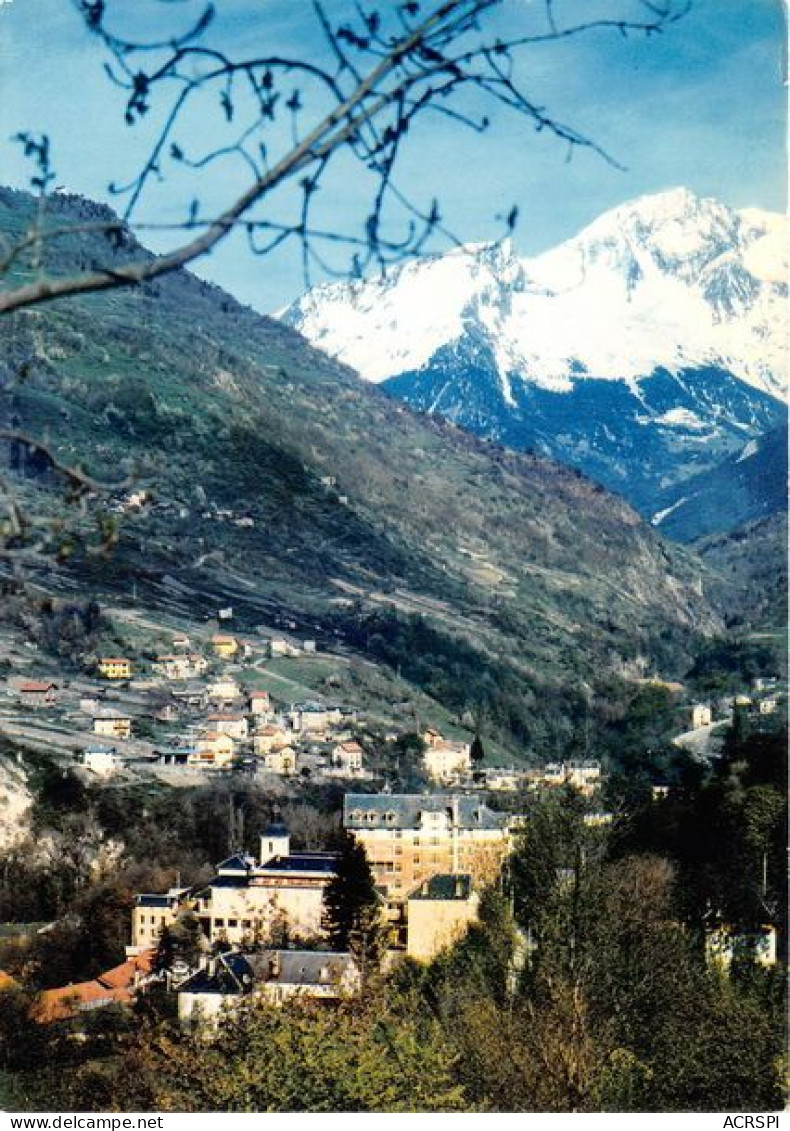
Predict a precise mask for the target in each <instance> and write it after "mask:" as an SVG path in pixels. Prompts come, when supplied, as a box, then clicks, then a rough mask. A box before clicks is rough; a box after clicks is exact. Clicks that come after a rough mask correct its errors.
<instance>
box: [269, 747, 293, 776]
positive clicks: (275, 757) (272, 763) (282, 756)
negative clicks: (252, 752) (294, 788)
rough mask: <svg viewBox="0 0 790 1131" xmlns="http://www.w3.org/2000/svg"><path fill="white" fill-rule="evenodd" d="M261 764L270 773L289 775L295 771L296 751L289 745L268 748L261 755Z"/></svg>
mask: <svg viewBox="0 0 790 1131" xmlns="http://www.w3.org/2000/svg"><path fill="white" fill-rule="evenodd" d="M263 766H264V769H266V770H268V771H269V773H270V774H280V775H281V776H282V777H290V776H291V775H292V774H295V773H296V753H295V751H294V750H293V749H292V748H291V747H290V746H283V747H282V748H278V749H276V750H270V751H269V753H268V754H264V755H263Z"/></svg>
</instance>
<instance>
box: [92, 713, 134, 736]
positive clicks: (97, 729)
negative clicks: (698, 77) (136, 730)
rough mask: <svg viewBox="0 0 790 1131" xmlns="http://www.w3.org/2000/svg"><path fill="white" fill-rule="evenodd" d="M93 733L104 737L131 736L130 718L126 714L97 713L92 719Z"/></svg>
mask: <svg viewBox="0 0 790 1131" xmlns="http://www.w3.org/2000/svg"><path fill="white" fill-rule="evenodd" d="M93 733H94V734H102V735H104V736H105V737H106V738H121V739H126V738H131V736H132V720H131V719H130V718H129V716H128V715H99V716H97V718H95V719H94V720H93Z"/></svg>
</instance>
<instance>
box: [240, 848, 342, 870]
mask: <svg viewBox="0 0 790 1131" xmlns="http://www.w3.org/2000/svg"><path fill="white" fill-rule="evenodd" d="M336 863H337V856H336V855H335V854H334V853H333V852H297V853H294V854H292V855H291V856H274V857H272V859H271V860H267V861H266V863H265V864H263V865H261V867H259V868H256V869H255V871H256V873H258V874H260V873H261V872H334V870H335V864H336Z"/></svg>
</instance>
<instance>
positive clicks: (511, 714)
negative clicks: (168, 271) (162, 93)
mask: <svg viewBox="0 0 790 1131" xmlns="http://www.w3.org/2000/svg"><path fill="white" fill-rule="evenodd" d="M33 207H34V206H33V203H32V201H31V199H30V198H29V197H27V196H25V195H24V194H20V193H11V192H6V191H3V190H0V231H3V232H14V231H16V232H19V231H21V230H23V229H24V227H25V224H26V223H28V222H29V218H30V215H31V212H32V208H33ZM51 209H52V222H53V223H57V224H69V223H72V222H75V223H81V224H82V225H83V227H84V226H85V220H86V219H87V220H91V219H95V218H97V217H99V218H101V216H103V215H104V213H102V212H97V213H95V214H94V212H93V211H91V206H90V205H89V204H87V203H86V202H84V201H80V200H76V199H72V198H68V197H56V198H55V199H54V200H53V202H52V206H51ZM114 242H115V244H119V243H120V244H121V246H115V247H113V246H111V245H110V244H109V243H108V241H107V240H106V239H104V238H103V237H102V236H101V235H100V234H98V233H95V232H84V231H83V232H81V233H77V234H75V235H74V236H73V237H67V238H64V239H61V240H59V241H58V242H57V244H54V245H53V251H52V259H51V260H50V261H49V263H48V266H49V269H50V270H51V271H53V272H58V271H61V272H62V271H64V270H71V269H73V268H74V267H75V266H79V265H80V264H85V263H91V262H94V261H99V262H106V261H107V256H108V254H109V255H111V256H117V260H118V262H123V261H124V259H125V258H128V257H129V256H130V255H139V254H140V249H139V248H136V247H135V246H134V244H133V241H132V239H131V237H130V238H129V240H128V241H118V240H116V241H114ZM111 261H112V260H111ZM23 269H24V265H22V266H21V267H20V270H23ZM0 343H1V344H2V357H3V359H4V360H3V366H2V370H1V371H0V376H1V377H2V381H1V382H0V416H2V417H3V418H4V419H6V420H8V421H13V422H14V425H15V426H16V427H18V428H19V429H21V430H24V431H27V432H29V433H32V434H34V435H43V436H48V437H49V438H50V442H51V443H53V445H54V446H55V448H56V450H57V453H58V456H59V458H60V459H62V460H63V461H64V462H69V463H72V464H77V463H79V464H82V465H83V466H84V467H86V468H87V469H88V470H89V471H91V472H92V473H93V474H94V475H97V476H100V477H102V478H104V479H106V480H113V479H116V478H117V477H118V475H119V469H123V470H129V471H131V473H132V474H133V475H135V476H137V477H138V482H139V483H140V484H141V485H142V486H145V487H146V489H147V490H148V491H150V492H151V494H152V499H153V501H152V503H151V504H150V505H146V506H145V507H143V508H142V509H141V510H139V511H135V510H130V509H129V508H128V507H126V506H125V504H124V498H123V493H121V494H120V496H114V495H111V496H110V497H109V499H108V498H106V497H97V498H96V499H95V500H92V501H91V502H90V504H89V508H88V511H87V512H86V513H85V514H84V515H83V514H82V513H81V512H79V511H77V512H76V518H75V517H74V516H72V514H71V512H70V511H69V510H68V504H67V503H64V502H63V501H62V484H60V486H59V484H58V481H57V477H56V476H53V475H52V474H51V473H50V474H47V475H45V474H43V473H42V470H41V469H40V468H38V467H36V466H35V464H34V462H33V461H30V460H29V459H27V458H25V453H24V451H20V450H18V449H19V445H17V446H16V447H15V446H14V445H13V444H6V445H4V446H3V447H2V448H0V457H2V460H3V463H4V465H5V470H4V477H6V478H7V479H8V480H9V482H12V483H13V484H14V490H15V492H16V494H17V496H18V498H19V500H20V504H21V505H22V506H23V508H25V509H26V510H30V511H33V510H34V509H35V508H37V507H40V506H46V508H48V509H49V511H50V512H51V511H52V509H53V508H58V507H60V508H64V509H63V514H64V517H65V519H66V520H68V521H69V522H72V521H78V522H81V523H83V524H84V525H85V526H86V527H89V526H90V525H91V524H95V520H96V517H97V516H98V515H99V514H100V513H101V512H103V511H105V510H106V509H107V508H108V506H110V509H111V511H112V515H113V520H114V521H115V520H116V519H117V522H118V523H119V540H118V543H117V545H116V546H115V548H114V549H113V551H112V553H110V554H106V555H102V556H101V557H99V558H92V559H90V558H89V559H86V560H84V561H81V560H77V557H78V555H76V553H73V554H72V557H71V558H70V559H69V562H70V563H71V564H70V565H69V569H70V570H71V574H70V577H71V579H72V580H71V584H73V585H76V586H77V588H78V591H79V592H80V593H81V594H83V595H90V594H95V595H96V596H97V597H98V598H99V600H102V599H104V597H105V596H108V597H109V598H111V599H119V600H122V601H127V602H128V601H130V600H132V594H134V599H135V600H136V601H137V603H138V604H143V605H144V606H146V607H148V608H149V609H150V610H152V612H153V611H154V610H156V608H157V607H162V608H168V609H176V608H177V607H179V606H188V607H189V608H190V609H191V610H192V611H193V612H196V613H199V614H201V615H214V614H215V612H216V609H217V608H218V607H222V606H223V605H225V604H231V605H233V607H234V610H235V613H236V618H237V624H238V627H239V628H240V629H242V630H243V629H244V627H245V626H254V625H257V624H260V623H261V622H267V621H269V622H270V621H271V617H272V616H274V615H277V616H280V617H286V618H287V619H288V620H289V621H290V622H293V623H295V624H297V625H299V626H300V627H301V628H303V630H304V631H305V632H306V633H308V632H309V635H311V636H314V637H316V638H317V639H319V640H320V641H321V642H322V644H325V645H326V646H327V647H336V646H339V647H347V648H350V649H353V650H354V652H355V653H357V654H362V655H363V656H366V657H368V658H370V659H372V660H374V661H375V662H376V663H379V664H383V665H386V666H387V667H388V668H390V669H391V670H392V671H393V672H396V671H397V672H400V673H401V675H402V677H403V679H405V680H409V681H411V682H412V683H413V684H414V685H415V686H417V687H419V688H420V689H422V691H424V692H427V693H428V694H430V695H432V696H433V697H435V698H437V699H439V700H440V701H441V702H443V703H444V704H446V705H447V706H448V708H449V709H452V710H455V711H458V712H463V711H464V710H473V709H477V707H479V706H480V705H481V704H482V705H483V707H484V708H485V709H486V710H487V711H488V713H489V715H490V717H492V718H495V719H496V720H497V725H498V726H499V727H500V730H501V732H502V734H503V735H505V736H509V740H511V741H513V742H516V743H517V744H518V749H521V750H524V749H528V748H529V747H530V746H531V745H533V744H534V743H537V742H538V740H539V738H540V736H541V735H543V736H544V738H545V737H546V736H547V735H549V734H552V733H555V732H556V730H557V729H558V728H559V729H560V730H561V729H562V727H564V726H566V725H567V719H568V718H569V717H570V715H571V713H572V702H574V701H575V700H574V697H578V695H579V694H581V692H580V691H579V688H580V687H581V686H582V685H583V684H584V682H585V681H588V683H589V684H591V685H594V684H595V683H596V682H597V681H598V680H599V679H600V680H606V679H609V678H610V677H611V676H612V674H613V673H615V674H617V673H621V672H622V671H623V670H625V668H627V667H629V666H633V665H637V666H641V667H640V670H644V668H645V666H648V667H651V666H652V667H653V668H654V669H655V670H661V671H662V672H666V673H668V674H670V673H675V674H678V673H682V671H683V670H684V669H683V665H684V662H687V659H688V656H689V655H690V653H691V652H692V650H693V647H694V641H695V639H698V637H699V634H705V633H711V632H714V633H715V632H717V631H719V630H720V628H721V624H722V622H721V619H720V616H719V614H718V613H717V611H716V609H715V608H713V606H712V605H711V603H710V602H709V600H708V597H707V591H706V587H707V585H708V583H709V581H710V575H709V574H708V572H707V571H706V570H705V569H704V567H701V566H700V564H699V563H698V561H697V560H696V559H694V558H693V557H692V556H691V555H689V554H688V553H686V552H685V551H684V550H682V549H681V548H676V547H673V546H671V545H668V544H667V543H666V542H664V541H663V540H662V539H661V537H660V536H659V535H658V534H657V533H656V532H655V531H654V530H653V529H652V528H651V527H650V525H649V523H645V522H644V521H642V520H641V519H640V518H639V517H638V515H637V514H636V513H635V512H634V511H633V510H632V509H631V507H629V506H628V505H627V504H626V503H625V502H623V501H622V500H621V499H618V498H616V497H614V496H612V495H610V494H608V493H607V492H606V491H605V490H604V489H602V488H601V487H599V486H597V485H595V484H593V483H592V482H591V481H590V480H588V479H586V478H584V477H583V476H582V475H580V474H579V473H578V472H575V471H573V470H571V469H568V468H566V467H563V466H561V465H560V464H558V463H556V462H552V461H551V460H548V459H546V458H543V457H540V456H536V455H530V454H519V453H514V452H510V451H505V450H503V449H502V448H501V447H498V446H497V445H495V444H492V443H490V442H489V441H484V440H481V439H478V438H476V437H474V436H472V435H470V434H469V433H467V432H465V431H462V430H459V429H457V428H455V427H454V426H453V425H452V424H450V423H448V422H447V421H442V420H439V419H436V418H430V417H425V416H422V415H419V414H416V413H414V412H413V411H411V410H410V409H409V408H408V407H406V406H404V405H402V404H400V403H398V402H397V401H395V400H394V399H393V398H391V397H389V396H385V395H384V394H383V393H382V392H381V390H379V389H377V388H374V387H371V386H370V385H369V384H367V383H365V382H363V381H361V380H360V379H359V378H358V376H357V375H356V374H355V373H353V372H352V371H351V370H350V369H348V368H347V367H345V366H343V365H341V364H339V363H337V362H336V361H334V360H331V359H330V358H328V357H327V356H326V355H325V354H323V353H321V352H319V351H317V350H314V349H312V348H311V347H310V345H309V344H308V343H307V342H306V341H305V340H304V339H303V338H302V337H300V336H299V335H298V334H297V333H295V332H294V331H293V330H292V329H290V328H289V327H287V326H285V325H283V324H282V322H277V321H274V320H272V319H269V318H264V317H261V316H259V315H257V314H255V313H253V312H252V311H251V310H249V309H245V308H244V307H242V306H240V305H239V304H238V303H237V302H235V301H234V300H233V299H232V298H231V297H230V296H229V295H228V294H226V293H224V292H222V291H221V290H219V289H218V288H216V287H212V286H209V285H208V284H206V283H204V282H201V281H200V280H198V279H196V278H195V277H193V276H191V275H190V274H189V273H188V272H184V271H179V272H176V273H174V274H173V275H170V276H167V277H163V278H162V279H159V280H157V281H156V283H151V284H147V285H145V286H143V287H140V288H134V289H132V288H127V289H121V290H117V291H109V292H106V293H104V294H97V295H93V296H85V297H83V298H80V299H72V300H68V301H61V302H58V303H53V304H50V305H45V306H41V307H38V308H36V309H32V310H29V311H21V312H19V313H18V314H16V315H14V316H13V317H11V318H8V319H2V320H0ZM113 508H114V509H113ZM59 513H60V512H59ZM1 569H2V566H1V564H0V571H1ZM37 579H38V581H39V583H40V584H41V585H46V584H48V583H49V579H48V573H47V570H46V569H44V570H43V571H41V570H40V571H38V574H37Z"/></svg>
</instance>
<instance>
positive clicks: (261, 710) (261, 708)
mask: <svg viewBox="0 0 790 1131" xmlns="http://www.w3.org/2000/svg"><path fill="white" fill-rule="evenodd" d="M249 700H250V714H251V715H267V714H268V713H269V711H270V710H271V700H270V699H269V692H268V691H250V693H249Z"/></svg>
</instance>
